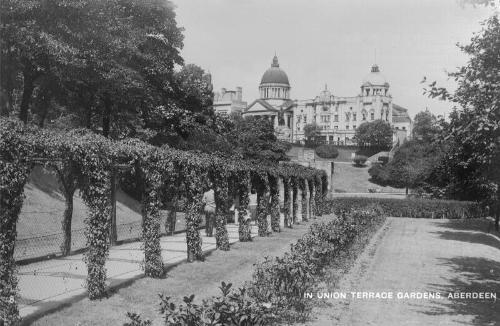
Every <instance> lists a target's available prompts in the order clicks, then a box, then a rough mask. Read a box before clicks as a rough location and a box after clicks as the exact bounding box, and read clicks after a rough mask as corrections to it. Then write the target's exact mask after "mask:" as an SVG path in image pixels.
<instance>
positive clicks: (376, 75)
mask: <svg viewBox="0 0 500 326" xmlns="http://www.w3.org/2000/svg"><path fill="white" fill-rule="evenodd" d="M363 86H385V87H389V83H388V82H387V80H386V79H385V77H384V75H382V74H381V73H380V70H379V68H378V65H376V64H374V65H373V66H372V70H371V72H370V73H369V74H368V75H366V77H365V78H364V79H363Z"/></svg>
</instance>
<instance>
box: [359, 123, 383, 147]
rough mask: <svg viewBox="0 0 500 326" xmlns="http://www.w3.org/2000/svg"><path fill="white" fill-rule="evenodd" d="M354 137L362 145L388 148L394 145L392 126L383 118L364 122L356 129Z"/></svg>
mask: <svg viewBox="0 0 500 326" xmlns="http://www.w3.org/2000/svg"><path fill="white" fill-rule="evenodd" d="M354 137H355V139H356V141H357V142H358V146H360V147H377V148H385V149H387V148H390V147H391V145H392V128H391V125H390V124H389V123H388V122H386V121H383V120H375V121H372V122H364V123H362V124H361V125H360V126H359V127H358V128H357V129H356V134H355V136H354Z"/></svg>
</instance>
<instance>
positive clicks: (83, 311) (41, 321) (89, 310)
mask: <svg viewBox="0 0 500 326" xmlns="http://www.w3.org/2000/svg"><path fill="white" fill-rule="evenodd" d="M329 218H330V217H328V216H325V217H322V218H319V219H317V220H314V221H326V220H327V219H329ZM311 223H312V222H308V223H303V224H301V225H297V226H294V228H293V229H285V230H284V231H283V232H281V233H274V234H273V235H272V236H270V237H265V238H259V237H257V238H255V239H254V241H253V242H244V243H242V242H238V243H235V244H234V245H232V246H231V250H230V251H228V252H222V251H218V250H217V251H214V252H212V253H211V254H210V255H208V256H207V257H206V260H205V262H195V263H190V264H188V263H184V264H180V265H177V266H175V267H173V268H172V269H171V270H169V271H168V276H167V278H165V279H149V278H142V279H139V280H136V281H134V282H132V283H131V284H129V285H128V286H126V287H123V288H120V289H118V290H115V291H114V292H113V293H112V294H111V296H110V297H109V298H107V299H103V300H100V301H90V300H88V299H82V300H80V301H77V302H74V303H72V304H71V305H69V306H68V307H65V308H62V309H60V310H59V311H56V312H53V313H52V314H49V315H46V316H43V317H40V318H38V319H31V320H27V321H26V322H27V323H28V322H29V323H32V325H80V326H83V325H106V326H107V325H122V324H123V323H124V322H125V321H126V320H127V319H126V316H125V314H126V312H127V311H130V312H136V313H139V314H141V315H142V316H143V317H145V318H149V319H152V320H154V322H156V323H158V324H161V317H160V315H159V313H158V307H159V306H158V303H159V299H158V296H157V294H158V293H165V294H166V295H168V296H171V297H174V298H177V299H179V300H181V299H182V297H183V296H186V295H191V294H195V295H196V297H195V300H196V301H198V302H200V301H201V300H202V299H204V298H208V297H211V296H213V295H217V294H219V290H218V286H219V285H220V282H221V281H225V282H231V283H233V286H234V287H238V286H241V285H243V284H244V282H246V281H249V280H251V278H252V273H253V265H254V264H255V263H257V262H259V261H262V260H263V258H264V257H266V256H270V257H273V256H281V255H282V254H283V253H284V252H286V251H288V250H289V249H290V244H292V243H294V242H295V241H296V240H297V238H299V237H300V236H301V235H303V234H304V233H305V232H307V230H308V229H309V227H308V225H310V224H311Z"/></svg>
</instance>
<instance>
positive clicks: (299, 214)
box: [297, 188, 302, 223]
mask: <svg viewBox="0 0 500 326" xmlns="http://www.w3.org/2000/svg"><path fill="white" fill-rule="evenodd" d="M300 222H302V190H301V189H300V188H298V189H297V223H300Z"/></svg>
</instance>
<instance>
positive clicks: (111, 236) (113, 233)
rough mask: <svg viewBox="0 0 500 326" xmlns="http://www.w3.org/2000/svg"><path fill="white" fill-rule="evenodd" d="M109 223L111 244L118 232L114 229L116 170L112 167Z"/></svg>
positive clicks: (114, 242)
mask: <svg viewBox="0 0 500 326" xmlns="http://www.w3.org/2000/svg"><path fill="white" fill-rule="evenodd" d="M110 197H111V225H110V230H109V241H110V244H111V245H112V246H114V245H116V241H118V233H117V231H116V171H115V169H114V168H113V169H112V172H111V192H110Z"/></svg>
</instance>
